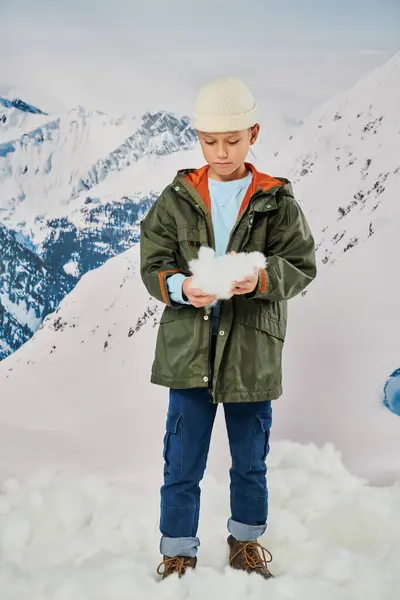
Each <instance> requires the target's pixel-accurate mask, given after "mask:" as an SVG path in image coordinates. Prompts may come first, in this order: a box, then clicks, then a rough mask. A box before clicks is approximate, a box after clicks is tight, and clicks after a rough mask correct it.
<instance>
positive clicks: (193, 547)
mask: <svg viewBox="0 0 400 600" xmlns="http://www.w3.org/2000/svg"><path fill="white" fill-rule="evenodd" d="M199 546H200V540H199V538H197V537H180V538H171V537H166V536H165V535H163V536H162V538H161V542H160V552H161V554H163V555H164V556H169V557H170V558H174V557H175V556H188V557H190V558H194V557H195V556H196V554H197V549H198V547H199Z"/></svg>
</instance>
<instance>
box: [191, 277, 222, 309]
mask: <svg viewBox="0 0 400 600" xmlns="http://www.w3.org/2000/svg"><path fill="white" fill-rule="evenodd" d="M192 279H193V277H187V279H185V280H184V282H183V284H182V292H183V293H184V294H185V296H186V297H187V299H188V300H189V302H190V304H192V305H193V306H195V307H196V308H202V307H203V306H209V305H210V304H212V303H213V302H214V301H215V300H216V299H217V296H210V295H209V294H205V293H204V292H202V291H201V290H199V289H198V288H194V287H192Z"/></svg>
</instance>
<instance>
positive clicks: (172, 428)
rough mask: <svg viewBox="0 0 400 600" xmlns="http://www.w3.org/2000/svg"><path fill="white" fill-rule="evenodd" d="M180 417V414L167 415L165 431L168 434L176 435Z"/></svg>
mask: <svg viewBox="0 0 400 600" xmlns="http://www.w3.org/2000/svg"><path fill="white" fill-rule="evenodd" d="M181 418H182V415H181V414H180V413H169V414H168V415H167V427H166V429H167V431H169V433H176V432H177V431H178V424H179V421H180V420H181Z"/></svg>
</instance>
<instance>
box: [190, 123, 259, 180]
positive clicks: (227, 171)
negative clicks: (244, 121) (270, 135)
mask: <svg viewBox="0 0 400 600" xmlns="http://www.w3.org/2000/svg"><path fill="white" fill-rule="evenodd" d="M259 131H260V126H259V125H253V127H249V128H248V129H243V130H242V131H230V132H227V133H205V132H202V131H197V136H198V138H199V142H200V145H201V149H202V151H203V155H204V158H205V159H206V161H207V162H208V164H209V165H210V168H211V169H212V170H213V172H214V174H215V175H216V176H217V178H218V179H222V180H224V179H229V178H230V176H232V175H233V174H235V173H236V172H237V171H240V169H242V168H243V165H244V162H245V160H246V157H247V154H248V152H249V148H250V146H252V145H253V144H254V143H255V141H256V140H257V137H258V134H259Z"/></svg>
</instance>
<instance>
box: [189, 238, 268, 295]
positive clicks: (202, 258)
mask: <svg viewBox="0 0 400 600" xmlns="http://www.w3.org/2000/svg"><path fill="white" fill-rule="evenodd" d="M265 267H266V258H265V256H264V254H262V253H261V252H240V253H238V254H224V255H223V256H216V254H215V251H214V250H213V249H212V248H207V247H206V246H202V247H201V248H200V250H199V254H198V258H194V259H193V260H191V261H189V269H190V271H191V273H192V275H193V281H192V284H193V287H195V288H199V289H200V290H202V291H203V292H205V293H206V294H210V295H213V296H214V295H215V296H217V299H219V300H227V299H229V298H231V296H232V294H231V293H230V290H231V289H232V284H233V282H234V281H242V280H243V279H244V278H245V277H248V276H251V275H254V274H257V273H258V270H259V269H265Z"/></svg>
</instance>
